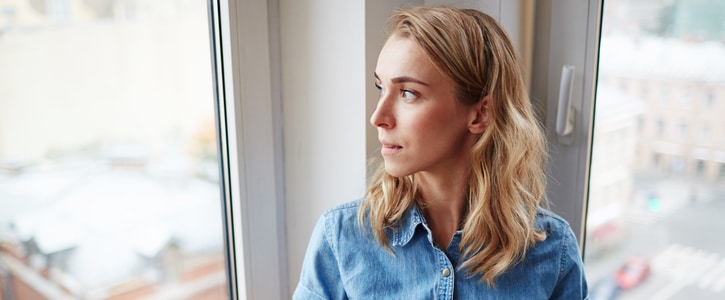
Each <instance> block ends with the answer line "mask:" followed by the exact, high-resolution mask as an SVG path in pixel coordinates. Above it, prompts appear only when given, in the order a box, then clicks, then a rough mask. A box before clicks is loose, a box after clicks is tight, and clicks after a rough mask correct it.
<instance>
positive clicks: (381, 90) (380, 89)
mask: <svg viewBox="0 0 725 300" xmlns="http://www.w3.org/2000/svg"><path fill="white" fill-rule="evenodd" d="M375 88H376V89H378V91H380V95H382V94H383V92H384V90H383V87H382V86H380V85H379V84H377V83H375Z"/></svg>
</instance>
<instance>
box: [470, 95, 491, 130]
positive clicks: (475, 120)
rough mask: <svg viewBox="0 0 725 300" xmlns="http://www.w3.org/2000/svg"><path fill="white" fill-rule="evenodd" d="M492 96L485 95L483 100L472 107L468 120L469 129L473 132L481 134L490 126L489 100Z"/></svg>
mask: <svg viewBox="0 0 725 300" xmlns="http://www.w3.org/2000/svg"><path fill="white" fill-rule="evenodd" d="M489 99H490V96H485V97H483V99H481V101H478V102H477V103H476V104H474V105H473V107H471V113H470V116H471V117H470V118H469V121H468V131H470V132H471V133H473V134H481V133H483V132H484V131H485V130H486V128H488V123H489V115H490V112H489V110H488V100H489Z"/></svg>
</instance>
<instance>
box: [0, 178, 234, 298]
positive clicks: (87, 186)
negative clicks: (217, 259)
mask: <svg viewBox="0 0 725 300" xmlns="http://www.w3.org/2000/svg"><path fill="white" fill-rule="evenodd" d="M38 179H42V180H40V181H35V180H38ZM46 184H47V185H46ZM53 194H55V196H53ZM0 197H2V200H3V201H2V202H3V205H2V206H3V209H2V210H3V213H1V214H0V225H1V226H2V227H7V224H9V223H12V224H14V230H15V231H16V234H17V235H18V237H19V239H21V240H25V241H27V240H29V239H31V238H32V239H33V240H34V241H35V243H36V244H37V245H38V247H39V248H40V249H39V250H41V252H43V253H44V254H51V253H53V252H57V251H62V250H66V249H72V251H70V252H69V253H68V255H69V257H68V262H67V266H68V270H67V272H68V273H70V274H71V275H72V276H74V277H75V278H77V279H78V280H79V281H80V282H81V283H82V284H83V285H84V286H86V287H89V288H93V287H101V286H104V285H107V284H112V283H114V282H118V281H119V280H122V279H125V278H128V277H129V276H133V275H137V274H138V273H139V271H141V270H144V269H146V268H148V267H149V266H148V261H147V259H148V258H153V257H155V256H156V255H157V254H158V253H159V252H160V251H161V250H162V249H163V247H164V246H166V245H167V244H168V243H169V242H170V241H174V242H177V244H178V245H179V247H180V248H181V249H182V251H184V252H185V253H195V252H196V253H198V252H203V251H210V250H212V251H214V250H216V251H219V250H221V249H222V248H223V245H224V241H223V227H222V222H221V216H222V212H221V200H220V196H219V187H218V185H217V184H214V183H211V182H207V181H204V180H200V179H196V178H193V177H189V178H187V179H186V181H184V182H181V183H179V182H168V181H164V180H159V179H158V178H155V177H153V176H150V175H148V174H144V173H143V172H139V171H133V170H125V169H113V168H107V169H99V168H91V169H87V170H83V171H79V170H77V169H76V170H71V171H66V172H56V171H52V172H50V171H38V172H25V173H22V174H20V175H17V176H11V177H4V178H0Z"/></svg>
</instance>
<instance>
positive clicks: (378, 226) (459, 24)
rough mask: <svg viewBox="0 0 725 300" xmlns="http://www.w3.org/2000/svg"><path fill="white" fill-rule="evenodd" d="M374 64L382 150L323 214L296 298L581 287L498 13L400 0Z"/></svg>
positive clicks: (526, 293)
mask: <svg viewBox="0 0 725 300" xmlns="http://www.w3.org/2000/svg"><path fill="white" fill-rule="evenodd" d="M374 76H375V79H376V86H377V87H378V88H379V89H380V100H379V101H378V105H377V108H376V110H375V112H374V113H373V115H372V116H371V118H370V122H371V123H372V125H374V126H375V127H377V129H378V137H379V139H380V143H381V145H382V147H381V154H382V157H383V163H382V164H381V167H380V170H379V171H378V173H377V174H376V175H375V177H374V178H373V179H372V181H371V184H370V187H369V189H368V192H367V194H366V196H365V198H364V199H363V200H359V201H355V202H351V203H347V204H343V205H341V206H339V207H337V208H334V209H331V210H329V211H327V212H326V213H325V214H324V215H323V216H322V217H321V218H320V220H319V222H318V224H317V225H316V227H315V229H314V232H313V234H312V237H311V239H310V244H309V246H308V249H307V254H306V256H305V260H304V263H303V267H302V273H301V278H300V282H299V284H298V286H297V289H296V290H295V295H294V298H295V299H346V298H358V299H567V300H568V299H584V298H586V295H587V285H586V281H585V279H584V270H583V267H582V261H581V257H580V253H579V250H578V244H577V241H576V238H575V236H574V234H573V232H572V230H571V228H570V227H569V225H568V224H567V223H566V222H565V221H564V220H563V219H561V218H560V217H558V216H556V215H554V214H553V213H551V212H549V211H547V210H545V209H543V208H541V207H540V203H541V201H542V198H543V197H544V193H545V180H546V178H545V174H544V164H545V158H546V142H545V140H544V137H543V135H542V132H541V129H540V127H539V126H538V124H537V122H536V119H535V116H534V114H533V112H532V108H531V105H530V103H529V100H528V96H527V93H526V90H525V86H524V83H523V79H522V75H521V73H520V67H519V63H518V60H517V57H516V54H515V51H514V48H513V46H512V44H511V42H510V40H509V38H508V36H507V35H506V33H505V32H504V30H503V29H502V28H501V27H500V25H499V24H498V23H497V22H496V21H495V20H494V19H493V18H491V17H489V16H488V15H485V14H484V13H481V12H479V11H475V10H465V9H463V10H462V9H454V8H443V7H438V8H410V9H405V10H401V11H398V12H397V13H396V14H395V15H394V16H392V17H391V19H390V21H389V36H388V40H387V42H386V43H385V45H384V46H383V48H382V50H381V51H380V55H379V57H378V62H377V67H376V69H375V74H374Z"/></svg>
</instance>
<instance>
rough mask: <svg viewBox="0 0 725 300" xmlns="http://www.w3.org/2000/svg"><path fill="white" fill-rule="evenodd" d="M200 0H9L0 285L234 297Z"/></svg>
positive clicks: (80, 294) (15, 290)
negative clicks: (230, 288) (230, 291)
mask: <svg viewBox="0 0 725 300" xmlns="http://www.w3.org/2000/svg"><path fill="white" fill-rule="evenodd" d="M208 28H209V26H208V17H207V7H206V3H205V2H204V1H191V0H164V1H114V0H94V1H86V0H84V1H80V0H5V1H0V299H70V298H72V299H137V298H155V299H226V298H227V296H226V295H227V282H226V278H227V276H226V273H225V272H226V271H225V270H226V267H225V266H226V263H225V256H224V231H223V225H222V224H223V223H222V206H221V203H222V202H221V200H220V199H221V198H220V197H221V196H220V187H219V178H218V174H219V162H218V160H217V157H216V156H217V154H216V153H217V151H216V144H217V143H216V134H215V124H214V122H215V121H214V99H213V90H212V68H211V67H212V66H211V58H210V49H209V48H210V47H209V30H208Z"/></svg>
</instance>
